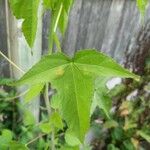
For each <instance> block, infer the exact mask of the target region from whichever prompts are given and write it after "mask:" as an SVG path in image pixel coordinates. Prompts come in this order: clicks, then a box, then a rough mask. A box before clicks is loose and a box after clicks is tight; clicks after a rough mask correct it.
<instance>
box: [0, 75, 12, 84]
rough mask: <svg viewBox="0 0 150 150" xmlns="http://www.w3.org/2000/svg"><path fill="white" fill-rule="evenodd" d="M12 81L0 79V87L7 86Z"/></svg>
mask: <svg viewBox="0 0 150 150" xmlns="http://www.w3.org/2000/svg"><path fill="white" fill-rule="evenodd" d="M12 82H13V79H10V78H3V77H0V85H9V84H10V83H12Z"/></svg>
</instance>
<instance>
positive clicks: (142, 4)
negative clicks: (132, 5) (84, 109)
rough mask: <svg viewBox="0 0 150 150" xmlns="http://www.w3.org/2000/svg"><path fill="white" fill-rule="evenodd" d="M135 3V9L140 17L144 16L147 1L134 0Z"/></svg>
mask: <svg viewBox="0 0 150 150" xmlns="http://www.w3.org/2000/svg"><path fill="white" fill-rule="evenodd" d="M136 1H137V7H138V9H139V11H140V13H141V15H142V17H144V16H145V12H146V7H147V5H148V0H136Z"/></svg>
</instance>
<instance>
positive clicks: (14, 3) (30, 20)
mask: <svg viewBox="0 0 150 150" xmlns="http://www.w3.org/2000/svg"><path fill="white" fill-rule="evenodd" d="M9 2H10V6H11V9H12V11H13V14H14V15H15V16H16V18H17V19H23V20H24V21H23V23H22V31H23V33H24V36H25V38H26V41H27V43H28V44H29V46H30V47H32V46H33V44H34V40H35V36H36V31H37V20H38V18H37V13H38V6H39V0H9Z"/></svg>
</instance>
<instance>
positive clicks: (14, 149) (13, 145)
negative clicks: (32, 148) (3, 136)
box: [10, 141, 29, 150]
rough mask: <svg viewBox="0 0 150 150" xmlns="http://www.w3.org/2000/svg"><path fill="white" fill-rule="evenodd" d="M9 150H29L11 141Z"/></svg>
mask: <svg viewBox="0 0 150 150" xmlns="http://www.w3.org/2000/svg"><path fill="white" fill-rule="evenodd" d="M10 150H29V149H28V148H27V147H26V146H25V145H24V144H22V143H19V142H16V141H11V142H10Z"/></svg>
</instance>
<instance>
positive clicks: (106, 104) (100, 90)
mask: <svg viewBox="0 0 150 150" xmlns="http://www.w3.org/2000/svg"><path fill="white" fill-rule="evenodd" d="M108 79H109V78H104V77H99V78H97V79H96V81H95V93H94V98H93V103H92V106H91V114H92V113H93V111H94V110H95V108H96V107H97V106H98V107H99V108H100V109H102V110H103V111H104V113H105V114H106V116H107V117H108V118H110V109H111V107H112V102H111V98H110V97H109V96H108V89H107V87H106V83H107V81H108Z"/></svg>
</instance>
